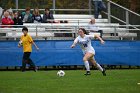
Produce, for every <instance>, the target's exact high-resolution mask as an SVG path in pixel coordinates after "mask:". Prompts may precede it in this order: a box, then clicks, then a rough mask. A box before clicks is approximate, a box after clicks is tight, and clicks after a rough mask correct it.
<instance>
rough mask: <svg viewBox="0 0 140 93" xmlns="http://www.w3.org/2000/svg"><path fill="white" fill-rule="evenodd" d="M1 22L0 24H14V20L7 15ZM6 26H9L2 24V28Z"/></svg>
mask: <svg viewBox="0 0 140 93" xmlns="http://www.w3.org/2000/svg"><path fill="white" fill-rule="evenodd" d="M1 22H2V25H13V24H14V21H13V20H12V19H11V18H8V17H4V18H2V20H1ZM6 27H7V28H10V27H11V26H2V28H6Z"/></svg>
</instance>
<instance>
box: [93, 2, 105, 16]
mask: <svg viewBox="0 0 140 93" xmlns="http://www.w3.org/2000/svg"><path fill="white" fill-rule="evenodd" d="M101 11H106V6H105V4H104V3H103V1H94V15H95V18H96V19H97V18H98V16H99V13H100V12H101Z"/></svg>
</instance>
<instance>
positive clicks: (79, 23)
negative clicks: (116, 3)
mask: <svg viewBox="0 0 140 93" xmlns="http://www.w3.org/2000/svg"><path fill="white" fill-rule="evenodd" d="M91 17H93V15H77V14H54V19H55V21H56V22H57V21H68V23H24V24H23V26H27V27H28V29H29V34H30V35H31V36H32V37H33V38H41V39H44V38H45V39H46V38H47V39H66V38H67V37H55V34H56V33H58V34H65V33H71V34H72V37H69V39H73V38H75V37H76V35H77V30H78V28H79V27H84V28H86V29H87V25H88V23H89V21H90V19H91ZM96 24H97V25H98V26H99V27H100V29H101V30H103V38H104V39H114V38H115V39H121V40H122V39H123V38H127V37H128V38H131V39H132V40H134V38H135V37H137V33H130V32H129V31H128V30H126V28H120V27H119V26H120V25H119V24H118V23H109V22H108V19H102V18H100V19H96ZM21 29H22V28H0V33H6V34H5V36H1V38H19V37H20V36H21V35H22V30H21ZM87 30H88V29H87ZM98 34H99V33H98Z"/></svg>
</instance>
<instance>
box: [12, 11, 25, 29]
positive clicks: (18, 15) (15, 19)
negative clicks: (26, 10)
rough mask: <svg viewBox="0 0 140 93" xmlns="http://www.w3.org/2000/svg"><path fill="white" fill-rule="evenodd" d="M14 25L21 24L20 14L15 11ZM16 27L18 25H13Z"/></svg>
mask: <svg viewBox="0 0 140 93" xmlns="http://www.w3.org/2000/svg"><path fill="white" fill-rule="evenodd" d="M13 20H14V25H23V22H22V19H21V14H20V13H19V12H18V11H16V12H14V19H13ZM15 27H18V26H15Z"/></svg>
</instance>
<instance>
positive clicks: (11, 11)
mask: <svg viewBox="0 0 140 93" xmlns="http://www.w3.org/2000/svg"><path fill="white" fill-rule="evenodd" d="M7 11H8V12H9V18H11V19H14V14H13V10H12V9H11V8H10V9H8V10H7Z"/></svg>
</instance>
